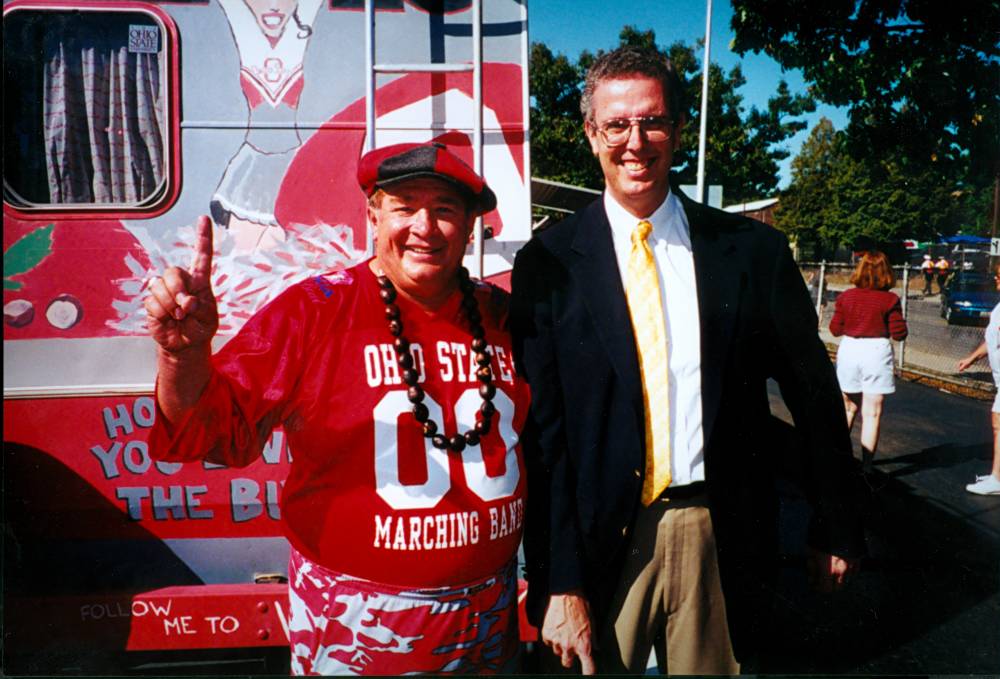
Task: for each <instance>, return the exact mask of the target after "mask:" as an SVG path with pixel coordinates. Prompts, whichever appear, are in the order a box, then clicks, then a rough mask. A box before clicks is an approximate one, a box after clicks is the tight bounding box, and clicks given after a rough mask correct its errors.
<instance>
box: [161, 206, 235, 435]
mask: <svg viewBox="0 0 1000 679" xmlns="http://www.w3.org/2000/svg"><path fill="white" fill-rule="evenodd" d="M212 249H213V244H212V221H211V220H210V219H209V218H208V217H206V216H204V215H203V216H201V217H199V218H198V226H197V236H196V239H195V251H194V258H193V259H192V261H191V266H190V267H189V268H187V269H182V268H180V267H176V266H172V267H170V268H168V269H167V270H166V271H164V272H163V275H162V276H156V277H154V278H152V279H151V280H150V282H149V295H148V296H147V297H146V299H145V300H143V304H144V305H145V307H146V313H147V315H148V320H147V324H146V325H147V328H148V329H149V334H150V335H151V336H152V337H153V339H155V340H156V342H157V344H159V347H158V356H157V380H156V400H157V403H158V404H159V406H160V410H161V411H162V412H163V414H164V415H165V416H166V418H167V420H168V421H170V422H177V421H179V420H180V419H181V417H183V415H184V413H186V412H187V411H188V410H189V409H190V408H192V407H193V406H194V404H195V403H196V402H197V401H198V397H199V396H201V393H202V391H203V390H204V389H205V385H206V384H208V381H209V378H210V376H211V364H210V362H209V359H210V357H211V355H212V337H214V336H215V333H216V331H217V330H218V329H219V308H218V304H217V303H216V301H215V295H214V294H213V293H212V281H211V274H212Z"/></svg>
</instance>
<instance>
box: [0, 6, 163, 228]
mask: <svg viewBox="0 0 1000 679" xmlns="http://www.w3.org/2000/svg"><path fill="white" fill-rule="evenodd" d="M3 32H4V40H3V57H4V95H5V96H4V123H3V125H4V129H3V142H4V170H3V197H4V202H6V203H8V204H9V205H11V206H13V207H15V208H18V209H21V210H38V209H43V210H62V209H71V208H76V209H80V208H88V209H95V208H96V209H111V210H121V209H125V210H130V209H149V208H150V207H155V206H156V205H157V204H158V203H159V202H161V201H162V200H163V199H164V198H165V197H166V196H167V195H168V194H169V191H168V184H169V182H170V180H171V177H170V168H171V165H170V159H169V156H170V143H171V140H170V138H169V130H170V124H171V120H170V118H169V116H170V104H169V95H170V93H169V88H170V86H169V83H170V74H169V73H168V72H167V67H168V63H169V59H168V57H167V54H168V52H167V45H166V44H165V43H166V41H167V39H168V36H167V32H166V30H165V28H164V26H163V23H162V21H161V20H160V19H159V18H158V17H157V16H154V15H153V14H152V13H150V12H144V11H140V10H137V9H136V8H135V7H134V6H133V7H130V8H129V9H128V10H127V11H122V10H118V9H110V8H107V7H106V6H105V7H103V8H86V9H84V8H81V9H72V10H70V9H44V8H36V7H30V8H16V9H14V10H11V11H9V12H7V13H6V15H5V16H4V19H3Z"/></svg>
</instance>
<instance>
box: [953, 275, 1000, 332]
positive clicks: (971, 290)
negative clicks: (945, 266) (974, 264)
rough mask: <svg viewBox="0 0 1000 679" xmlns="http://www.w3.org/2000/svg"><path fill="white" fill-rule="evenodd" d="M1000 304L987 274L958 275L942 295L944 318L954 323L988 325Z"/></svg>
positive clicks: (994, 287)
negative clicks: (991, 315) (967, 322)
mask: <svg viewBox="0 0 1000 679" xmlns="http://www.w3.org/2000/svg"><path fill="white" fill-rule="evenodd" d="M997 302H1000V292H997V290H996V286H995V285H994V283H993V278H992V277H991V276H990V275H989V274H988V273H986V272H984V271H956V272H955V273H954V274H952V276H951V278H950V279H949V280H948V282H947V283H945V286H944V290H943V291H942V292H941V317H942V318H944V319H945V320H947V321H948V323H949V324H951V323H958V322H959V321H970V322H973V323H976V324H977V325H986V323H987V321H988V320H989V317H990V312H991V311H993V307H995V306H996V304H997Z"/></svg>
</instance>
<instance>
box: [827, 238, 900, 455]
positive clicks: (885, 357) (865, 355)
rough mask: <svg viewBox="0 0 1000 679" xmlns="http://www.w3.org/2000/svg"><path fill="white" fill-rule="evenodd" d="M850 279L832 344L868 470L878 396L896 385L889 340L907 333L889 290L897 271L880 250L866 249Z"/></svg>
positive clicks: (879, 416) (833, 325)
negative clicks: (857, 423)
mask: <svg viewBox="0 0 1000 679" xmlns="http://www.w3.org/2000/svg"><path fill="white" fill-rule="evenodd" d="M851 283H853V284H854V287H853V288H851V289H849V290H845V291H844V292H842V293H840V294H839V295H837V302H836V307H835V309H834V312H833V318H831V319H830V332H831V333H832V334H833V336H834V337H841V336H843V337H844V338H843V339H842V340H841V341H840V346H839V348H838V349H837V379H838V380H839V381H840V390H841V391H842V392H843V395H844V408H845V409H846V411H847V427H848V429H851V428H853V426H854V420H855V418H856V416H857V414H858V410H859V409H860V411H861V459H862V469H863V470H864V472H865V473H869V472H871V467H872V460H873V459H874V457H875V450H876V448H877V447H878V438H879V430H880V428H881V420H882V401H883V398H884V397H885V395H886V394H891V393H893V392H894V391H896V384H895V377H894V374H893V366H894V362H893V352H892V343H891V342H890V341H889V340H890V338H891V339H894V340H897V341H900V340H903V339H906V335H907V327H906V320H905V319H904V318H903V312H902V309H901V308H900V300H899V296H898V295H896V293H894V292H891V289H892V287H893V285H895V284H896V276H895V274H894V273H893V271H892V267H891V266H890V265H889V258H888V257H886V256H885V253H882V252H879V251H878V250H870V251H868V252H865V253H864V254H863V255H862V256H861V259H860V261H859V262H858V265H857V267H856V268H855V269H854V273H853V274H852V275H851Z"/></svg>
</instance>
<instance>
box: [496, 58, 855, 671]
mask: <svg viewBox="0 0 1000 679" xmlns="http://www.w3.org/2000/svg"><path fill="white" fill-rule="evenodd" d="M581 109H582V111H583V114H584V125H585V130H586V133H587V137H588V139H589V140H590V143H591V147H592V149H593V152H594V155H595V156H597V158H598V160H599V161H600V164H601V168H602V170H603V173H604V178H605V184H606V188H605V192H604V194H603V196H602V197H601V198H599V199H597V200H596V201H595V202H594V203H592V204H591V205H589V206H588V207H586V208H584V209H583V210H581V211H580V212H578V213H577V214H575V215H573V216H572V217H570V218H568V219H566V220H564V221H563V222H561V223H559V224H557V225H556V226H554V227H552V228H551V229H549V230H547V231H545V232H542V233H541V234H539V235H538V236H536V237H535V238H534V239H532V240H531V241H530V242H529V243H528V244H527V245H526V246H525V247H524V249H523V250H522V251H521V252H520V253H519V254H518V257H517V260H516V262H515V264H514V272H513V300H512V329H513V333H514V339H515V352H516V355H517V359H518V362H519V368H520V369H521V370H522V371H523V373H524V375H525V377H526V378H527V379H528V381H529V383H530V385H531V388H532V401H533V403H532V418H531V419H532V427H533V431H532V432H529V433H528V434H527V435H526V437H525V445H526V446H528V448H526V457H529V458H530V463H529V464H530V466H529V495H528V498H529V499H528V503H529V504H528V509H527V525H526V537H525V550H526V557H527V567H528V573H527V575H528V582H529V589H528V592H529V597H528V598H529V601H528V608H529V616H530V617H531V618H532V620H533V621H534V622H535V623H536V624H539V625H540V626H541V629H542V639H543V641H544V642H545V644H546V645H548V646H549V647H551V648H552V650H553V652H554V653H555V654H556V655H557V656H559V657H560V659H561V660H562V664H563V665H564V666H565V667H570V666H571V665H572V664H573V661H574V659H577V658H578V659H579V661H580V663H581V664H580V668H581V669H582V671H583V672H584V673H591V672H593V671H595V669H596V670H599V671H602V672H640V673H641V672H642V671H643V670H644V669H645V666H646V660H647V658H648V656H649V653H650V649H651V648H655V649H656V651H657V657H658V660H659V663H660V667H661V669H663V670H665V671H667V672H669V673H671V674H734V673H738V672H739V667H740V666H739V662H740V661H741V660H742V659H744V658H746V657H748V656H750V655H751V654H752V652H753V648H754V647H755V637H756V636H758V635H759V633H760V631H761V624H760V621H759V614H760V613H761V612H762V611H763V610H765V609H766V604H767V600H768V596H767V594H768V589H769V588H768V580H769V577H770V576H771V575H772V574H773V573H774V570H775V555H776V551H777V497H776V491H775V488H774V475H775V468H776V466H777V459H776V458H777V453H778V451H777V448H778V446H776V445H775V441H773V440H772V438H773V434H772V427H771V425H770V423H771V417H770V412H769V406H768V398H767V391H766V380H767V379H768V378H769V377H773V378H774V379H776V380H777V381H778V383H779V384H780V386H781V388H782V393H783V396H784V398H785V401H786V403H787V404H788V405H789V408H790V410H791V412H792V415H793V418H794V420H795V424H796V429H797V430H798V431H799V433H800V438H801V440H802V441H803V445H802V450H801V451H800V452H799V455H800V456H801V457H800V460H801V462H802V466H803V468H804V470H805V473H804V478H805V482H806V485H807V488H806V491H807V496H808V497H809V499H810V502H811V505H812V508H813V517H812V522H811V526H810V533H809V541H810V547H811V548H812V551H811V559H810V565H811V571H812V574H813V575H814V576H815V577H816V579H817V581H818V583H819V584H820V585H821V586H824V587H835V586H837V585H839V584H841V583H842V582H843V581H844V580H845V579H846V577H847V575H848V574H849V573H850V572H851V571H852V570H853V569H854V567H855V565H856V559H857V558H858V556H859V555H860V553H861V551H862V549H863V544H862V543H863V538H862V536H861V530H860V525H859V523H858V508H857V502H855V501H854V498H853V495H852V492H851V489H853V488H854V487H855V482H854V480H855V477H856V472H855V465H854V464H853V461H852V454H851V444H850V439H849V437H848V433H847V427H846V421H845V418H844V416H843V408H842V404H841V397H840V392H839V388H838V386H837V380H836V376H835V374H834V371H833V369H832V366H831V364H830V360H829V357H828V356H827V354H826V350H825V348H824V347H823V345H822V343H821V342H820V340H819V337H818V334H817V319H816V315H815V313H814V311H813V308H812V303H811V301H810V299H809V295H808V292H807V291H806V288H805V285H804V283H803V280H802V277H801V275H800V274H799V272H798V269H797V268H796V266H795V263H794V262H793V260H792V257H791V253H790V251H789V248H788V245H787V242H786V240H785V238H784V236H783V235H782V234H781V233H779V232H777V231H775V230H773V229H771V228H769V227H767V226H765V225H763V224H760V223H759V222H755V221H752V220H749V219H746V218H744V217H741V216H737V215H732V214H728V213H725V212H722V211H719V210H715V209H711V208H708V207H705V206H703V205H699V204H697V203H694V202H692V201H690V200H688V199H687V198H685V197H684V196H682V195H681V194H680V193H679V192H678V191H676V190H672V189H671V186H670V179H669V170H670V166H671V163H672V159H673V153H674V151H675V150H676V149H677V148H678V144H679V141H680V130H681V128H682V126H683V124H684V121H685V116H684V112H683V107H682V105H681V101H680V85H679V82H678V80H677V76H676V75H675V74H674V72H673V69H672V66H671V65H670V64H669V62H667V61H666V60H664V59H663V58H662V57H661V56H660V55H658V54H657V53H655V52H652V51H647V50H641V49H637V48H620V49H618V50H615V51H614V52H611V53H608V54H606V55H603V56H602V57H600V58H599V59H597V60H596V61H595V63H594V65H593V66H592V67H591V69H590V72H589V73H588V75H587V81H586V85H585V89H584V93H583V100H582V102H581ZM595 661H596V666H595Z"/></svg>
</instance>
